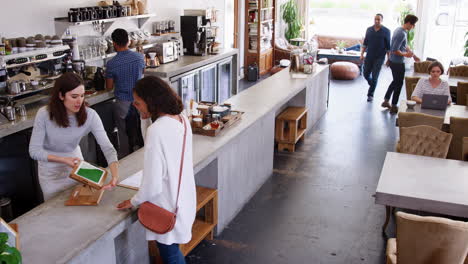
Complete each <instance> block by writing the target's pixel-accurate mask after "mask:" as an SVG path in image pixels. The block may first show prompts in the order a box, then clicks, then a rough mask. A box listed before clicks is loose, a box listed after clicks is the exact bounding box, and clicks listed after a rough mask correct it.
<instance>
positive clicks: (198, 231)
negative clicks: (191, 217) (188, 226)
mask: <svg viewBox="0 0 468 264" xmlns="http://www.w3.org/2000/svg"><path fill="white" fill-rule="evenodd" d="M215 226H216V224H210V223H207V222H205V221H201V220H198V219H197V220H195V222H194V223H193V227H192V240H190V242H189V243H187V244H184V245H180V251H182V254H183V255H184V256H186V255H188V253H190V251H192V249H194V248H195V247H196V246H197V245H198V244H200V242H202V241H203V240H204V239H205V238H206V237H207V236H208V235H209V234H210V232H211V231H212V230H213V228H214V227H215Z"/></svg>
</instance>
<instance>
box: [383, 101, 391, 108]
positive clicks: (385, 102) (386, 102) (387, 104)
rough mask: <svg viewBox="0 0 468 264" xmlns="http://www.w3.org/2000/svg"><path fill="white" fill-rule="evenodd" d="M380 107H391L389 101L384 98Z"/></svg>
mask: <svg viewBox="0 0 468 264" xmlns="http://www.w3.org/2000/svg"><path fill="white" fill-rule="evenodd" d="M382 107H386V108H389V109H390V108H392V106H391V105H390V103H389V102H388V101H387V100H385V101H384V102H383V103H382Z"/></svg>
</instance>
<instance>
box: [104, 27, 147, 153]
mask: <svg viewBox="0 0 468 264" xmlns="http://www.w3.org/2000/svg"><path fill="white" fill-rule="evenodd" d="M111 36H112V41H113V42H114V48H115V51H116V52H117V55H116V56H115V57H114V58H112V59H111V60H109V62H108V63H107V66H106V89H107V90H108V91H110V90H112V89H114V87H115V89H114V95H115V99H116V101H115V103H114V109H113V115H114V121H115V124H116V126H117V129H118V137H119V149H118V154H119V159H120V158H123V157H125V156H126V155H128V154H129V153H131V152H133V149H132V148H133V147H135V142H138V139H137V137H138V136H139V134H141V133H139V129H138V121H139V120H138V119H139V118H137V115H138V113H137V112H136V110H135V109H134V107H133V106H132V102H133V87H134V86H135V83H136V82H137V81H138V80H139V79H141V78H142V75H143V71H144V69H145V60H144V58H143V55H142V54H140V53H137V52H133V51H131V50H130V49H129V48H128V42H129V39H128V33H127V31H125V30H124V29H121V28H118V29H116V30H114V32H112V35H111ZM129 135H132V136H130V137H129ZM140 137H141V135H140Z"/></svg>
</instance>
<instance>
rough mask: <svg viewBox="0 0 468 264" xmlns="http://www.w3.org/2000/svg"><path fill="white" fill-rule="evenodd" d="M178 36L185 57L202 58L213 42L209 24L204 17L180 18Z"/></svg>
mask: <svg viewBox="0 0 468 264" xmlns="http://www.w3.org/2000/svg"><path fill="white" fill-rule="evenodd" d="M180 34H181V36H182V40H183V45H184V54H186V55H196V56H204V55H206V54H207V53H208V48H209V46H210V44H211V43H212V42H213V41H214V36H213V34H212V33H211V22H210V20H209V19H206V18H205V16H181V17H180Z"/></svg>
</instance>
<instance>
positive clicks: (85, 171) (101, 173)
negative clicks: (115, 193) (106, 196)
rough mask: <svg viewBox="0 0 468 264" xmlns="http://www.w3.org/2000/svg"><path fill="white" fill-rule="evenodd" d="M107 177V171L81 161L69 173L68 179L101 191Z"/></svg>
mask: <svg viewBox="0 0 468 264" xmlns="http://www.w3.org/2000/svg"><path fill="white" fill-rule="evenodd" d="M106 177H107V171H106V170H105V169H103V168H101V167H98V166H95V165H93V164H91V163H88V162H86V161H81V162H80V163H79V164H78V165H77V166H76V167H75V168H74V169H73V171H72V172H71V174H70V178H72V179H74V180H76V181H79V182H81V183H84V184H86V185H89V186H91V187H93V188H95V189H101V188H102V186H104V182H105V180H106Z"/></svg>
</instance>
